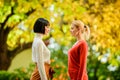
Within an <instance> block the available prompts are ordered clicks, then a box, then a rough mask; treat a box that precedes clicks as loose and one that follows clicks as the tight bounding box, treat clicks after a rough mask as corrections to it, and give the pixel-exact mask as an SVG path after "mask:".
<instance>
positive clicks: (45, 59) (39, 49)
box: [32, 33, 50, 80]
mask: <svg viewBox="0 0 120 80" xmlns="http://www.w3.org/2000/svg"><path fill="white" fill-rule="evenodd" d="M42 36H43V35H42V34H40V33H36V36H35V38H34V41H33V44H32V60H33V62H35V63H37V66H38V70H39V74H40V77H41V80H47V76H46V72H45V66H44V63H49V64H50V51H49V49H48V48H47V47H46V45H45V44H44V42H43V41H42Z"/></svg>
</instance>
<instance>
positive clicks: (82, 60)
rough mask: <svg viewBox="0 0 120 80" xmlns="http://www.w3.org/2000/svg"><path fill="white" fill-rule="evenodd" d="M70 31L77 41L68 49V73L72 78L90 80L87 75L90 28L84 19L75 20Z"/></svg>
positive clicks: (74, 79)
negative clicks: (87, 40)
mask: <svg viewBox="0 0 120 80" xmlns="http://www.w3.org/2000/svg"><path fill="white" fill-rule="evenodd" d="M70 32H71V34H72V36H74V37H75V38H76V39H77V41H76V43H75V44H74V45H73V46H72V48H71V49H69V51H68V73H69V76H70V80H88V75H87V69H86V68H87V67H86V63H87V62H86V61H87V52H88V46H87V42H86V39H88V38H89V35H90V30H89V27H88V26H86V25H85V24H84V23H83V22H82V21H80V20H75V21H73V22H72V24H71V28H70Z"/></svg>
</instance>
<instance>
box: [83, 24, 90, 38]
mask: <svg viewBox="0 0 120 80" xmlns="http://www.w3.org/2000/svg"><path fill="white" fill-rule="evenodd" d="M83 35H84V38H85V40H88V39H89V38H90V28H89V27H88V26H86V25H85V26H84V33H83Z"/></svg>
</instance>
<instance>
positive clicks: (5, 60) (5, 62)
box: [0, 29, 11, 70]
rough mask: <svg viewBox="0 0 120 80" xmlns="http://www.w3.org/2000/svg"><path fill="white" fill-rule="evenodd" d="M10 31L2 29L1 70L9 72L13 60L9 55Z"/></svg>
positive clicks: (0, 43) (0, 31)
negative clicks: (8, 38)
mask: <svg viewBox="0 0 120 80" xmlns="http://www.w3.org/2000/svg"><path fill="white" fill-rule="evenodd" d="M8 33H9V30H8V29H0V70H7V69H8V67H9V66H10V63H11V60H10V58H9V56H8V54H7V51H8V50H7V44H6V42H7V36H8Z"/></svg>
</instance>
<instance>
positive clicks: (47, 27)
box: [45, 26, 50, 34]
mask: <svg viewBox="0 0 120 80" xmlns="http://www.w3.org/2000/svg"><path fill="white" fill-rule="evenodd" d="M49 31H50V26H45V34H48V33H49Z"/></svg>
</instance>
